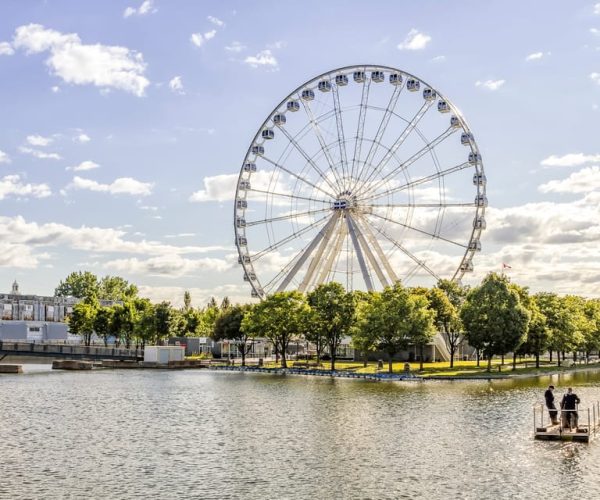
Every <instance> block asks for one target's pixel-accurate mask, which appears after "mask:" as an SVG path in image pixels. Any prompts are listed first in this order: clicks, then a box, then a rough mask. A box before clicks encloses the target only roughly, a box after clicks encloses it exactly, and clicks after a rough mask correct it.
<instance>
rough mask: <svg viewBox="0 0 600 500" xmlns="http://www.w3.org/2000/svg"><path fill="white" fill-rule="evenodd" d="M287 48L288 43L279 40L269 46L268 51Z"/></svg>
mask: <svg viewBox="0 0 600 500" xmlns="http://www.w3.org/2000/svg"><path fill="white" fill-rule="evenodd" d="M285 47H287V42H286V41H285V40H277V41H276V42H273V43H268V44H267V49H274V50H279V49H283V48H285Z"/></svg>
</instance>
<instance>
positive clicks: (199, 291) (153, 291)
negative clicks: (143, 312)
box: [139, 284, 250, 307]
mask: <svg viewBox="0 0 600 500" xmlns="http://www.w3.org/2000/svg"><path fill="white" fill-rule="evenodd" d="M139 289H140V295H141V296H143V297H148V298H149V299H150V300H151V301H152V302H154V303H157V302H162V301H163V300H168V301H170V302H171V304H173V306H175V307H181V306H183V294H184V292H186V291H187V292H190V295H191V297H192V305H193V306H194V307H202V306H204V304H207V303H208V301H209V300H210V299H211V297H215V298H216V299H217V302H220V301H221V300H222V299H223V298H224V297H226V296H227V297H229V299H230V300H231V302H232V303H233V304H236V303H246V302H249V300H250V292H249V289H248V286H247V285H244V284H240V285H220V286H216V287H213V288H189V287H182V286H149V285H140V286H139Z"/></svg>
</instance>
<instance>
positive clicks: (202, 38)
mask: <svg viewBox="0 0 600 500" xmlns="http://www.w3.org/2000/svg"><path fill="white" fill-rule="evenodd" d="M216 34H217V30H211V31H207V32H206V33H204V34H202V33H192V35H191V36H190V41H191V42H192V43H193V44H194V45H195V46H196V47H202V46H203V45H204V44H205V43H206V42H208V41H209V40H212V39H213V38H214V37H215V35H216Z"/></svg>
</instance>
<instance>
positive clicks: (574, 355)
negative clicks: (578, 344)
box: [573, 351, 577, 363]
mask: <svg viewBox="0 0 600 500" xmlns="http://www.w3.org/2000/svg"><path fill="white" fill-rule="evenodd" d="M573 362H574V363H577V351H573Z"/></svg>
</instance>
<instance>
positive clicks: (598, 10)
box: [594, 3, 600, 16]
mask: <svg viewBox="0 0 600 500" xmlns="http://www.w3.org/2000/svg"><path fill="white" fill-rule="evenodd" d="M594 14H596V15H599V16H600V3H597V4H595V5H594Z"/></svg>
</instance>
